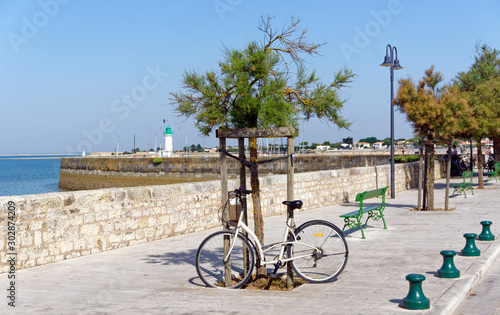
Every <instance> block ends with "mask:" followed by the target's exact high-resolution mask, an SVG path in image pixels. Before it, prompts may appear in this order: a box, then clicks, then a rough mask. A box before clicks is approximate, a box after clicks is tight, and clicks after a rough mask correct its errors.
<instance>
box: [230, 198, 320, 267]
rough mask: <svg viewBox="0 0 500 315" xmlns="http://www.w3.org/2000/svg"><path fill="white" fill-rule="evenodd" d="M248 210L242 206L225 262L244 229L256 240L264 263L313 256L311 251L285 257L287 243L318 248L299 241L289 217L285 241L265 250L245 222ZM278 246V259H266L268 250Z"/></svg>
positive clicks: (270, 263) (255, 242) (269, 246)
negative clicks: (290, 239)
mask: <svg viewBox="0 0 500 315" xmlns="http://www.w3.org/2000/svg"><path fill="white" fill-rule="evenodd" d="M242 198H243V197H242ZM246 211H247V209H243V208H242V211H241V213H240V217H239V218H238V224H237V225H236V229H235V230H234V236H233V237H232V238H231V244H230V247H229V251H228V252H227V255H226V257H224V263H226V262H228V261H229V258H230V256H231V252H232V251H233V248H234V245H235V243H236V236H237V235H238V233H242V231H245V232H247V233H248V237H249V238H250V239H251V240H253V241H254V245H255V248H256V250H257V255H259V258H260V261H261V263H262V264H263V265H275V264H277V263H278V262H280V264H281V263H285V262H288V261H292V260H294V259H297V258H303V257H311V254H310V253H309V254H307V255H301V256H293V257H290V258H285V257H284V255H285V248H286V246H287V245H293V244H300V245H303V246H307V247H310V248H311V249H317V248H316V247H314V246H311V245H309V244H305V243H302V242H298V241H297V235H295V233H294V232H293V230H292V228H291V227H290V226H291V225H292V223H293V221H292V218H288V219H287V222H286V229H285V233H284V235H283V241H281V242H278V243H273V244H269V245H267V246H266V247H267V248H266V249H264V250H263V246H262V244H261V243H260V241H259V239H258V238H257V236H256V235H255V233H254V232H253V231H252V230H251V229H250V228H249V227H248V226H247V225H246V224H245V223H243V215H244V213H245V212H246ZM289 235H293V241H288V237H289ZM278 246H281V248H280V253H279V255H278V259H276V260H269V261H266V260H265V255H264V254H265V252H267V251H269V250H271V249H273V248H275V247H278Z"/></svg>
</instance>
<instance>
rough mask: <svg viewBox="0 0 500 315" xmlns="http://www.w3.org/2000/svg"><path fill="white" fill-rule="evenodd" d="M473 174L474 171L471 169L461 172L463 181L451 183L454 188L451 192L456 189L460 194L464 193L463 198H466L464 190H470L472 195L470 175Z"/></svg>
mask: <svg viewBox="0 0 500 315" xmlns="http://www.w3.org/2000/svg"><path fill="white" fill-rule="evenodd" d="M473 175H474V173H473V172H472V171H469V172H463V173H462V178H463V182H462V183H460V184H453V188H454V190H453V194H455V192H457V191H458V192H459V194H460V195H461V194H462V193H464V196H465V198H467V195H466V194H465V191H466V190H470V191H471V193H472V195H474V190H473V189H472V176H473Z"/></svg>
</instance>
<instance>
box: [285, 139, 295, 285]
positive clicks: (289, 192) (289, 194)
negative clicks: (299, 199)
mask: <svg viewBox="0 0 500 315" xmlns="http://www.w3.org/2000/svg"><path fill="white" fill-rule="evenodd" d="M287 144H288V146H287V150H286V151H287V152H286V154H287V155H291V154H292V153H293V152H294V151H295V148H294V145H293V137H287ZM293 159H294V157H293V155H292V156H290V157H289V158H288V160H287V168H286V170H287V172H286V199H287V200H293V199H294V198H295V197H294V191H293V188H294V185H293V175H294V172H293ZM287 213H288V216H289V217H290V218H291V219H292V221H291V226H292V227H293V226H294V223H293V219H294V218H293V209H292V207H290V206H287ZM286 274H287V277H286V287H287V288H288V289H289V290H291V289H293V268H292V266H291V264H287V265H286Z"/></svg>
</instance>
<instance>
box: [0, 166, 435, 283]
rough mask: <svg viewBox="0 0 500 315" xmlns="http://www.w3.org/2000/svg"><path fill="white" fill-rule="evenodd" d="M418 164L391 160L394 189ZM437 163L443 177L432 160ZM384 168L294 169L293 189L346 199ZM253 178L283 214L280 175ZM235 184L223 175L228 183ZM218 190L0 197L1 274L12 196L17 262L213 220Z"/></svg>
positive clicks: (181, 230)
mask: <svg viewBox="0 0 500 315" xmlns="http://www.w3.org/2000/svg"><path fill="white" fill-rule="evenodd" d="M417 169H418V164H417V163H409V164H397V165H396V169H395V170H396V191H402V190H406V189H409V188H411V187H415V186H416V176H415V174H416V170H417ZM436 170H437V174H438V175H437V177H438V178H439V177H442V171H441V166H440V164H439V163H437V166H436ZM389 173H390V166H389V165H382V166H375V167H359V168H350V169H339V170H326V171H317V172H306V173H299V174H295V180H294V182H295V191H294V194H295V198H296V199H302V200H303V201H304V207H303V209H304V210H308V209H314V208H319V207H325V206H329V205H333V204H339V203H342V202H353V200H354V198H355V196H356V194H357V193H359V192H362V191H364V190H369V189H375V188H378V187H384V186H386V185H389V183H390V175H389ZM260 184H261V197H262V208H263V211H264V215H265V216H273V215H278V214H282V213H285V212H286V208H285V207H284V206H283V205H282V204H281V202H282V201H283V200H285V198H286V175H270V176H263V177H262V178H261V180H260ZM235 187H237V182H236V180H230V181H229V190H231V189H234V188H235ZM248 187H249V185H248ZM220 191H221V189H220V181H205V182H198V183H184V184H173V185H164V186H144V187H133V188H109V189H100V190H89V191H75V192H60V193H49V194H39V195H25V196H9V197H0V266H1V267H0V268H1V269H0V273H3V272H7V271H8V270H9V265H8V263H7V257H8V255H7V253H9V252H12V249H9V247H8V227H7V226H8V224H7V223H8V221H10V219H9V218H8V209H9V205H11V204H12V203H14V206H15V209H16V218H15V219H14V220H13V222H14V223H15V234H16V241H15V246H14V252H15V253H16V257H17V258H16V259H17V261H16V268H18V269H20V268H28V267H33V266H38V265H43V264H47V263H52V262H56V261H61V260H65V259H70V258H74V257H80V256H85V255H89V254H94V253H98V252H102V251H106V250H111V249H115V248H120V247H124V246H130V245H134V244H139V243H143V242H149V241H154V240H159V239H164V238H167V237H170V236H174V235H180V234H185V233H191V232H195V231H199V230H203V229H208V228H213V227H217V226H219V225H220V223H219V220H218V209H219V207H220V200H221V196H220ZM249 206H250V208H251V203H249Z"/></svg>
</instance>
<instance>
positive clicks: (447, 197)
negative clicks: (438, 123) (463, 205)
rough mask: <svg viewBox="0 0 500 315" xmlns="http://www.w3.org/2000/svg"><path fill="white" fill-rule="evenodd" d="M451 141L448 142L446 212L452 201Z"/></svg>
mask: <svg viewBox="0 0 500 315" xmlns="http://www.w3.org/2000/svg"><path fill="white" fill-rule="evenodd" d="M451 144H452V142H451V140H450V141H448V159H447V160H446V192H445V195H444V210H448V206H449V204H448V203H449V200H450V176H451Z"/></svg>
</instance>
